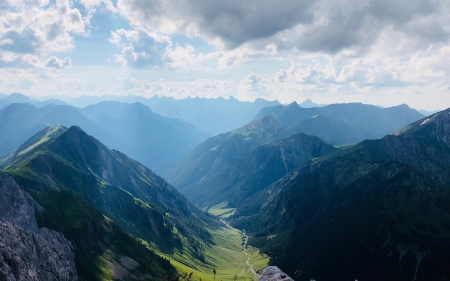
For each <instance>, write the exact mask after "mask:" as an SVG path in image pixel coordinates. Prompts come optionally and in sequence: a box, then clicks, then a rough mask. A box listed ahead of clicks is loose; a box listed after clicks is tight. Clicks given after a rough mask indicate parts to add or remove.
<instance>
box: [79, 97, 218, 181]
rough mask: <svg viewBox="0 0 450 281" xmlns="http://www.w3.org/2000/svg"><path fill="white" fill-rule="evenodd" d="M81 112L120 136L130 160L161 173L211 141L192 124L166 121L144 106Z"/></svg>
mask: <svg viewBox="0 0 450 281" xmlns="http://www.w3.org/2000/svg"><path fill="white" fill-rule="evenodd" d="M80 112H81V113H82V114H83V115H84V116H86V117H87V118H88V119H89V120H91V121H92V122H93V123H94V124H96V125H97V126H98V127H100V128H102V129H104V130H106V131H109V132H114V133H115V134H117V135H119V136H120V137H121V139H122V140H124V142H125V144H126V149H124V150H123V151H124V152H126V154H127V155H128V156H130V157H132V158H134V159H136V160H138V161H140V162H142V163H143V164H145V165H146V166H148V167H151V168H152V170H155V171H157V172H159V173H162V172H164V171H165V170H167V169H168V167H170V166H171V165H173V163H174V162H175V161H177V160H179V159H180V158H181V157H183V156H185V155H187V154H188V153H189V152H190V151H191V150H192V149H193V148H195V146H197V145H198V144H199V143H201V142H202V141H204V140H205V139H207V138H208V137H210V135H209V134H207V133H205V132H203V131H201V130H200V129H198V128H197V127H195V126H194V125H192V124H190V123H187V122H184V121H180V120H178V119H173V118H167V117H162V116H161V115H159V114H156V113H154V112H152V110H151V109H150V108H148V107H147V106H145V105H143V104H141V103H133V104H128V103H121V102H115V101H109V102H100V103H98V104H95V105H90V106H87V107H85V108H83V109H80ZM113 147H114V148H119V149H120V146H118V145H113Z"/></svg>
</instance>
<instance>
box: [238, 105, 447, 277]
mask: <svg viewBox="0 0 450 281" xmlns="http://www.w3.org/2000/svg"><path fill="white" fill-rule="evenodd" d="M449 113H450V110H446V111H443V112H440V113H438V114H435V115H433V116H432V117H430V118H425V119H422V120H419V121H418V122H415V123H413V124H412V125H409V126H407V127H405V128H404V129H402V130H399V131H398V132H396V133H395V135H389V136H386V137H384V138H383V139H380V140H367V141H363V142H361V143H360V144H358V145H356V146H354V147H352V148H349V149H347V150H343V151H341V152H339V153H337V154H335V155H331V156H329V157H324V158H321V159H318V160H317V161H314V162H312V163H309V164H306V165H305V166H303V167H301V168H299V169H298V170H297V171H295V172H292V173H291V174H288V175H287V176H285V177H284V178H282V179H281V180H279V181H278V182H276V183H275V184H273V185H272V186H270V187H268V188H267V189H266V190H265V191H263V192H261V193H259V194H257V195H256V196H254V197H253V198H251V200H248V201H247V203H248V204H247V206H245V207H244V208H242V209H241V210H239V211H238V213H237V214H236V215H235V221H234V225H236V226H238V227H242V228H245V229H247V231H251V232H253V238H252V240H251V243H253V244H254V245H257V246H260V247H262V249H263V250H264V251H265V252H266V253H268V254H270V256H271V258H272V259H271V262H272V263H273V264H277V265H279V266H281V267H282V268H283V269H285V270H286V272H287V273H289V274H293V273H294V272H299V271H298V270H300V271H301V272H302V274H301V275H300V276H299V277H298V278H296V280H310V279H311V278H314V279H316V278H317V279H325V280H328V279H333V280H349V278H353V279H358V280H359V279H364V280H394V279H395V278H400V280H403V279H405V280H446V279H448V278H449V276H450V271H449V270H448V269H447V267H446V266H445V264H447V263H448V261H449V260H450V256H449V255H448V250H449V249H450V243H449V242H448V241H449V237H450V224H448V221H449V219H450V217H449V216H448V211H449V209H448V206H450V205H449V203H450V195H449V193H448V188H447V186H448V185H449V183H450V171H449V169H448V167H449V166H450V115H449ZM304 241H307V243H304ZM325 268H326V270H324V269H325ZM380 268H382V269H383V270H381V271H380V270H379V269H380Z"/></svg>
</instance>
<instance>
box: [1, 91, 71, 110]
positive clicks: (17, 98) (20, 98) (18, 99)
mask: <svg viewBox="0 0 450 281" xmlns="http://www.w3.org/2000/svg"><path fill="white" fill-rule="evenodd" d="M11 103H28V104H31V105H34V106H36V107H42V106H46V105H50V104H55V105H68V104H67V103H65V102H63V101H62V100H59V99H48V100H44V101H39V100H36V99H32V98H29V97H27V96H25V95H23V94H21V93H12V94H10V95H8V96H5V97H3V98H1V97H0V108H2V107H4V106H6V105H8V104H11ZM2 104H4V106H2Z"/></svg>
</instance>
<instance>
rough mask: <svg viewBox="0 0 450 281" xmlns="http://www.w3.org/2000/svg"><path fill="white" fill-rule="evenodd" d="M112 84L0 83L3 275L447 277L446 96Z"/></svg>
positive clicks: (449, 173) (449, 172)
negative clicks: (274, 97) (27, 88)
mask: <svg viewBox="0 0 450 281" xmlns="http://www.w3.org/2000/svg"><path fill="white" fill-rule="evenodd" d="M108 98H111V99H120V101H117V100H116V101H101V102H97V103H95V104H92V105H88V106H84V107H83V108H76V107H73V106H69V105H64V104H62V105H58V104H42V105H40V104H37V103H35V101H34V100H32V99H29V98H27V97H25V96H23V95H20V94H12V95H9V96H6V95H3V96H0V106H1V105H2V103H1V102H2V101H3V103H4V104H5V106H4V107H3V108H1V109H0V154H1V155H0V170H1V171H2V172H0V191H1V192H0V194H1V196H0V280H3V279H4V280H15V279H21V280H29V279H30V280H76V279H77V278H78V279H79V280H136V279H137V280H141V279H152V280H155V279H164V280H166V279H167V280H169V279H170V280H180V279H183V280H194V279H195V280H197V279H199V280H202V279H203V280H209V279H213V278H214V279H216V278H217V280H231V279H233V280H237V279H238V278H239V279H241V280H244V279H245V278H250V277H251V278H253V277H256V273H254V271H258V272H261V271H262V269H264V268H265V267H266V266H267V262H269V264H271V265H276V266H278V267H280V268H282V269H283V272H281V271H279V272H281V273H280V274H282V275H286V276H292V277H293V278H294V279H295V280H298V281H303V280H307V281H309V280H337V281H340V280H342V281H344V280H369V281H372V280H373V281H375V280H449V278H450V270H449V269H448V266H447V265H448V263H449V262H450V255H449V254H448V252H449V250H450V242H449V241H450V239H449V238H450V216H449V213H450V210H449V206H450V195H449V192H448V187H449V186H450V169H449V167H450V109H447V110H444V111H441V112H438V113H436V114H432V115H430V116H428V117H425V118H424V116H423V115H422V114H420V113H419V112H417V111H416V110H414V109H411V108H409V107H408V106H406V105H401V106H397V107H391V108H381V107H376V106H371V105H365V104H358V103H352V104H332V105H326V106H325V105H323V106H321V107H319V106H318V105H317V104H314V103H312V101H310V100H307V101H305V102H304V104H303V106H299V105H298V104H296V103H292V104H289V105H279V104H278V103H277V102H274V103H272V102H267V101H264V100H257V101H255V102H254V103H247V102H239V101H237V100H235V99H234V98H230V99H228V100H225V99H200V98H194V99H191V98H189V99H184V100H174V99H172V98H164V97H162V98H160V97H153V98H151V99H145V98H142V97H135V96H127V97H121V98H118V97H115V96H104V97H99V98H97V97H82V98H80V99H78V102H79V103H80V104H81V103H83V102H88V101H94V100H103V99H108ZM33 103H34V104H33ZM149 103H153V107H154V108H158V111H161V112H163V111H166V113H164V114H167V115H170V114H172V115H173V116H178V118H181V119H190V120H193V122H196V123H197V124H201V126H203V128H209V129H208V130H202V129H199V128H198V127H196V125H194V124H191V123H189V122H186V121H182V120H179V119H175V118H169V117H167V116H162V115H160V114H158V113H156V112H157V110H152V109H150V108H151V106H149ZM266 105H269V106H266ZM274 105H275V106H274ZM308 105H311V106H313V107H309V108H307V107H308ZM227 106H230V108H232V109H233V110H234V111H233V110H231V109H230V108H228V109H227ZM264 106H266V107H264ZM203 107H205V108H203ZM195 111H198V112H195ZM227 111H228V113H229V115H230V116H227V115H224V113H225V112H227ZM258 111H259V113H257V112H258ZM244 112H245V113H244ZM202 114H204V115H202ZM201 116H207V117H211V118H209V119H208V120H202V118H200V117H201ZM255 116H256V117H255ZM253 118H254V119H253ZM252 119H253V120H252ZM218 120H220V121H218ZM214 124H216V125H217V126H216V127H215V128H213V126H214ZM239 124H240V125H239ZM208 126H210V127H208ZM224 130H225V133H223V132H224ZM205 131H208V132H221V133H220V134H218V135H215V136H213V137H210V134H208V133H207V132H205ZM214 134H216V133H214ZM158 174H162V175H163V176H164V177H165V178H166V179H167V180H168V181H166V180H165V179H164V178H162V177H161V176H159V175H158ZM172 184H173V186H172ZM214 215H217V216H220V219H222V222H221V221H220V220H219V218H218V217H216V216H214ZM224 221H225V222H226V223H225V224H223V222H224ZM261 253H262V254H261ZM269 258H270V260H269ZM259 270H260V271H259ZM216 274H217V275H216ZM233 276H234V277H233ZM280 277H282V276H281V275H280Z"/></svg>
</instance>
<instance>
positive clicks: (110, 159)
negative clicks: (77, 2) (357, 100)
mask: <svg viewBox="0 0 450 281" xmlns="http://www.w3.org/2000/svg"><path fill="white" fill-rule="evenodd" d="M0 163H1V164H0V165H1V167H2V169H4V170H6V171H7V172H8V173H9V174H11V175H12V176H13V177H14V178H15V180H16V181H17V182H18V183H19V185H21V186H22V187H24V188H27V189H28V190H30V192H31V190H34V191H33V192H31V193H32V194H33V196H35V198H36V200H37V201H38V202H40V203H42V204H43V205H46V206H47V207H48V208H47V209H48V212H49V214H48V215H47V219H46V218H44V219H43V223H44V224H43V225H48V226H53V227H55V228H56V229H57V230H58V231H61V232H62V233H70V229H73V228H76V227H77V225H79V224H81V225H83V218H84V220H85V221H87V222H86V223H87V225H88V226H89V224H92V225H96V227H97V228H99V229H100V230H99V231H101V229H102V228H103V230H104V231H106V232H107V233H109V235H110V237H116V236H117V235H119V236H121V235H122V236H123V235H125V234H124V233H125V232H123V233H122V232H121V233H116V232H114V231H113V232H111V229H114V226H111V224H110V225H106V226H105V224H106V221H105V220H104V219H103V220H102V219H100V217H99V213H98V212H97V215H96V214H94V213H95V209H98V210H99V211H100V212H101V213H102V214H103V215H106V216H107V217H108V218H110V219H113V220H114V221H115V222H116V223H117V224H118V225H120V227H121V228H123V229H124V230H125V231H127V232H128V233H130V234H131V235H133V236H135V237H137V238H140V239H142V240H145V241H147V243H148V244H149V245H150V247H152V248H153V249H155V250H157V251H158V252H161V253H165V254H167V255H171V254H173V253H174V252H175V251H177V252H180V251H181V252H184V253H185V254H186V255H189V256H191V257H192V258H195V259H197V260H202V259H203V257H204V253H203V250H202V248H201V244H202V243H209V241H210V240H211V235H210V234H209V232H208V231H207V230H206V229H205V226H206V225H208V226H214V225H218V224H217V223H216V222H215V221H214V220H212V219H210V218H209V217H207V216H206V215H205V214H203V213H202V212H200V211H199V210H198V209H196V208H195V207H193V206H192V205H191V204H190V203H189V202H187V200H186V199H185V197H184V196H182V195H181V194H179V193H178V192H177V191H176V190H175V189H174V188H173V187H171V186H170V185H169V184H168V183H167V182H166V181H165V180H164V179H162V178H160V177H159V176H157V175H156V174H154V173H153V172H152V171H150V170H149V169H148V168H146V167H145V166H143V165H142V164H140V163H139V162H137V161H134V160H132V159H130V158H128V157H127V156H125V155H124V154H122V153H120V152H119V151H115V150H110V149H108V148H107V147H105V146H104V145H103V144H102V143H100V142H99V141H98V140H96V139H95V138H93V137H91V136H89V135H87V134H86V133H85V132H83V131H82V130H81V129H80V128H79V127H76V126H73V127H71V128H69V129H66V128H64V127H61V126H56V127H49V128H47V129H45V130H43V131H41V132H39V133H38V134H37V135H35V136H34V137H32V138H31V139H30V140H29V141H27V142H26V143H24V144H23V145H22V146H21V147H20V148H19V149H18V150H16V151H15V152H13V153H11V154H10V155H8V156H7V157H4V158H2V159H1V160H0ZM71 192H72V193H71ZM71 194H75V195H76V197H77V198H78V199H74V201H75V202H77V203H76V204H75V205H74V206H73V208H74V213H75V214H76V213H77V212H79V211H81V214H79V216H81V217H82V219H81V222H80V223H75V225H70V223H71V222H72V220H71V217H70V215H71V214H72V212H70V211H67V212H66V211H65V210H62V209H64V208H65V207H64V205H60V206H55V204H56V203H55V202H53V199H51V198H54V199H55V198H59V196H60V197H61V198H60V199H61V200H65V199H64V198H66V199H67V198H68V197H70V196H72V195H71ZM75 195H74V196H75ZM72 197H73V196H72ZM67 200H69V199H67ZM83 200H85V201H83ZM83 202H86V203H83ZM83 204H85V205H89V204H90V205H92V206H93V208H91V209H89V208H85V207H83V206H82V205H83ZM94 207H95V209H94ZM44 208H45V206H44ZM60 208H62V209H60ZM85 209H86V212H87V213H84V210H85ZM59 212H65V213H64V214H65V215H63V214H59ZM67 216H69V217H67ZM86 218H87V219H86ZM58 221H60V222H61V221H66V222H67V223H68V224H69V225H60V226H58V225H59V224H58ZM89 221H93V222H92V223H89ZM57 226H58V227H59V228H58V227H57ZM94 228H95V227H94ZM105 229H106V230H105ZM66 230H67V231H68V232H65V231H66ZM86 231H90V228H89V227H88V229H87V230H86ZM80 235H82V233H81V234H80ZM78 238H79V237H78ZM84 239H85V238H84ZM111 239H113V238H111ZM124 239H125V238H124ZM73 241H74V243H76V244H77V245H78V246H79V249H85V247H84V246H85V245H83V243H86V241H85V240H83V238H82V237H81V238H80V239H78V240H77V238H74V240H73ZM130 243H131V242H130ZM114 247H118V246H117V245H114ZM149 255H150V254H149ZM94 258H95V256H94ZM91 261H92V260H90V262H91Z"/></svg>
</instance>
